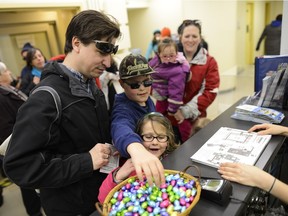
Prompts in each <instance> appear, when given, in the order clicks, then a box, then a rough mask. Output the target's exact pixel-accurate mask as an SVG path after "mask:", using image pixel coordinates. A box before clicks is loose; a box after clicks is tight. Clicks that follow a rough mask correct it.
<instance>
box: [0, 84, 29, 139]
mask: <svg viewBox="0 0 288 216" xmlns="http://www.w3.org/2000/svg"><path fill="white" fill-rule="evenodd" d="M11 91H12V90H11ZM11 91H8V90H6V87H1V86H0V122H1V123H0V145H1V143H2V142H4V140H5V139H6V138H7V137H8V136H9V135H10V134H11V133H12V130H13V126H14V123H15V121H16V115H17V112H18V109H19V107H20V106H21V105H22V104H23V103H24V101H23V100H22V99H21V98H20V97H18V96H17V95H16V94H13V93H12V92H11Z"/></svg>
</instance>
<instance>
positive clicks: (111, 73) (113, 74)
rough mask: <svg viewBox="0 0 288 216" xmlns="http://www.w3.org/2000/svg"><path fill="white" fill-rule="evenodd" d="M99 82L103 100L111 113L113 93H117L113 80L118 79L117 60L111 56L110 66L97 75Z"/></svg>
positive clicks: (116, 80)
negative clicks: (103, 96)
mask: <svg viewBox="0 0 288 216" xmlns="http://www.w3.org/2000/svg"><path fill="white" fill-rule="evenodd" d="M99 79H100V83H101V90H102V91H103V93H104V95H105V100H106V103H107V108H108V111H109V114H111V111H112V107H113V104H114V99H115V95H116V94H117V92H116V89H115V87H114V82H117V83H118V81H119V72H118V66H117V62H116V61H115V60H114V59H113V58H112V57H111V66H110V67H109V68H106V70H105V71H104V72H103V74H101V76H100V77H99Z"/></svg>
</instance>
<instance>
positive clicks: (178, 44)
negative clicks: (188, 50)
mask: <svg viewBox="0 0 288 216" xmlns="http://www.w3.org/2000/svg"><path fill="white" fill-rule="evenodd" d="M183 23H184V22H182V23H181V25H180V26H179V27H178V29H177V33H178V37H179V36H180V34H181V30H182V28H183ZM201 46H202V47H203V48H205V49H206V50H207V51H208V43H207V41H206V40H205V39H204V38H203V36H201ZM177 47H178V51H179V52H183V45H182V43H181V42H180V41H179V39H178V41H177Z"/></svg>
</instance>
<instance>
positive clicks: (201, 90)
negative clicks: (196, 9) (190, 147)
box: [168, 20, 220, 142]
mask: <svg viewBox="0 0 288 216" xmlns="http://www.w3.org/2000/svg"><path fill="white" fill-rule="evenodd" d="M201 38H202V37H201V24H200V22H199V20H184V21H183V23H182V28H181V30H180V42H181V44H182V45H183V54H184V56H185V57H186V59H187V61H188V62H189V64H190V71H191V72H192V78H191V79H190V81H188V82H187V83H186V86H185V94H184V99H183V102H184V105H182V106H181V107H180V108H179V109H178V111H177V112H176V114H175V115H174V116H172V117H173V118H172V117H171V116H170V117H169V116H168V118H170V120H171V121H172V124H173V125H174V126H177V125H178V124H179V123H181V122H182V121H184V119H188V120H189V122H190V124H189V127H188V126H187V128H186V131H187V134H186V135H185V137H190V136H191V131H192V129H193V126H194V125H195V122H196V121H197V119H198V118H203V117H206V116H207V113H206V109H207V108H208V106H209V105H210V104H211V103H212V102H213V101H214V99H215V98H216V96H217V93H218V89H219V85H220V78H219V71H218V64H217V62H216V60H215V59H214V58H213V57H212V56H211V55H209V54H208V52H207V50H206V49H205V48H203V47H202V46H201ZM188 132H189V134H188ZM175 134H179V131H178V132H177V131H176V132H175ZM179 136H180V137H181V135H180V134H179ZM182 141H183V142H185V141H186V140H185V139H183V138H182Z"/></svg>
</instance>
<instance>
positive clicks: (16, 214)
mask: <svg viewBox="0 0 288 216" xmlns="http://www.w3.org/2000/svg"><path fill="white" fill-rule="evenodd" d="M239 68H240V69H238V72H237V73H236V74H235V75H233V74H232V75H231V74H225V75H223V76H221V80H223V81H224V80H225V81H228V83H230V84H231V83H233V85H234V84H235V85H234V86H233V85H232V87H234V88H232V89H227V88H226V87H227V86H220V93H219V95H218V96H217V98H216V99H215V101H214V102H213V104H212V105H211V106H210V107H209V109H208V117H209V118H210V119H214V118H215V117H217V116H218V115H219V114H220V113H222V112H223V111H225V110H226V109H227V108H229V107H230V106H231V105H232V104H234V103H235V102H236V101H238V100H239V99H240V98H242V97H244V96H247V95H252V94H253V89H254V66H253V65H250V66H245V67H239ZM3 195H4V205H3V206H2V207H0V215H1V216H26V215H27V214H26V212H25V208H24V207H23V203H22V198H21V194H20V190H19V188H18V187H17V186H16V185H14V184H12V185H10V186H8V187H6V188H5V189H4V193H3Z"/></svg>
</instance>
